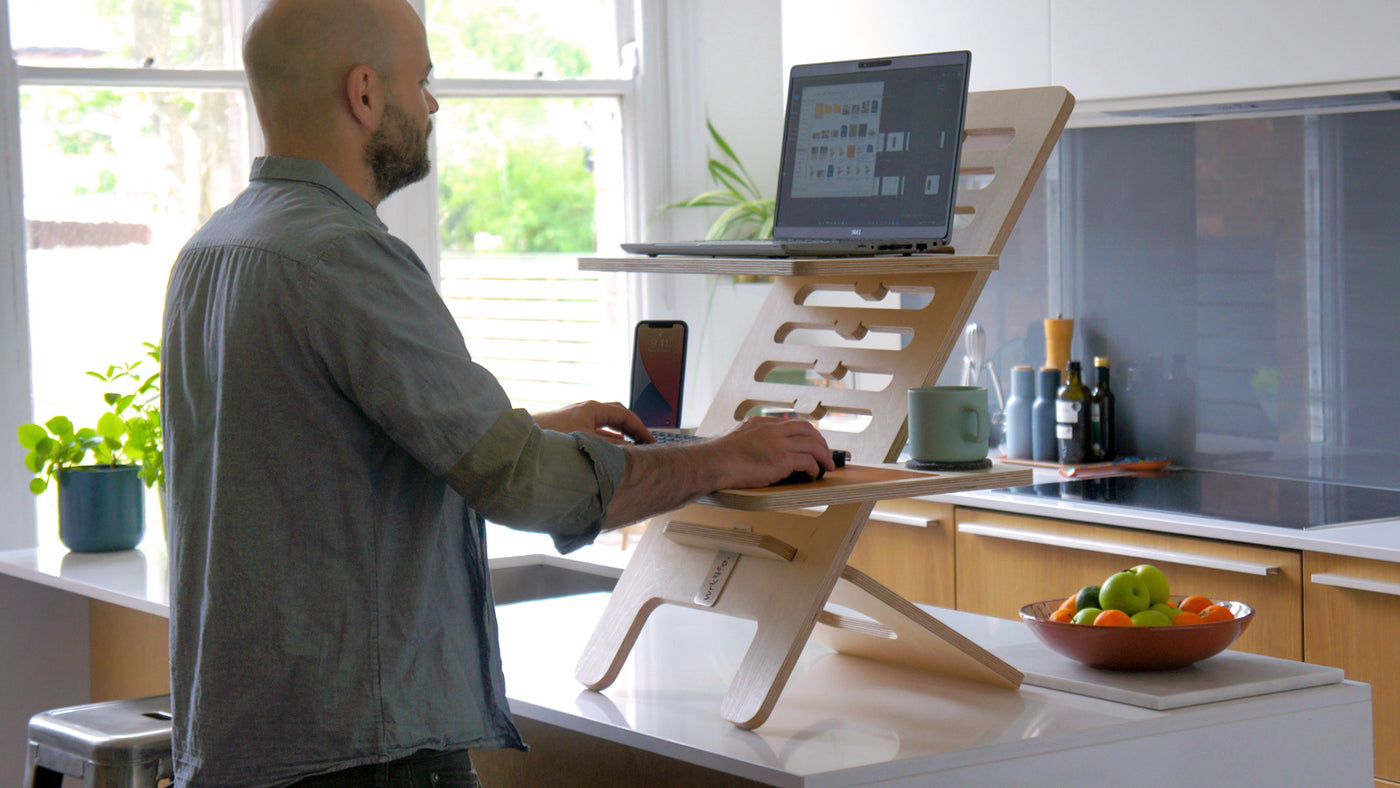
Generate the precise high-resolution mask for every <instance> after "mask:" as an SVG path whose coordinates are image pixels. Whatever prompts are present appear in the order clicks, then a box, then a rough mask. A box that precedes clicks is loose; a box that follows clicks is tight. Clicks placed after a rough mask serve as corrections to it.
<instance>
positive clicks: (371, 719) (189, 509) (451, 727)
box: [162, 158, 624, 786]
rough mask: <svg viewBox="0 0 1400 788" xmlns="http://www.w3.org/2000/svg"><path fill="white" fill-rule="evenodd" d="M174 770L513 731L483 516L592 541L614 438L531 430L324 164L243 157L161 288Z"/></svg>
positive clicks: (432, 744) (369, 215)
mask: <svg viewBox="0 0 1400 788" xmlns="http://www.w3.org/2000/svg"><path fill="white" fill-rule="evenodd" d="M162 345H163V346H162V353H163V356H162V388H163V391H162V406H163V408H164V411H163V413H164V427H165V440H166V468H167V480H168V495H169V511H168V517H169V521H168V527H169V532H170V535H169V539H170V562H171V586H172V589H173V590H172V600H171V627H170V633H171V669H172V678H171V683H172V703H173V704H174V711H175V730H174V746H175V756H176V767H177V779H178V780H179V781H180V784H182V785H189V786H197V785H219V786H274V785H282V784H285V783H287V782H290V781H292V780H294V779H297V778H299V777H303V776H307V775H310V774H316V773H321V772H326V771H332V770H336V769H341V768H345V767H349V766H353V765H357V764H363V763H373V762H379V761H384V760H391V759H394V758H398V757H402V756H405V755H408V754H410V753H412V752H414V751H415V750H418V749H422V748H434V749H445V750H451V749H461V748H481V747H520V746H522V744H521V741H520V736H519V734H518V733H517V732H516V730H515V727H514V726H513V725H512V723H511V719H510V714H509V711H508V709H507V706H506V700H505V688H504V685H503V678H502V673H501V665H500V655H499V651H498V648H497V643H496V637H497V634H496V621H495V615H494V608H493V604H492V600H491V592H490V582H489V578H488V573H487V565H486V546H485V532H484V530H483V524H482V519H481V518H482V516H485V517H490V518H491V519H492V520H495V521H497V522H502V523H505V524H509V525H515V526H518V527H523V528H528V529H532V530H540V531H546V532H548V533H550V534H552V535H553V536H554V538H555V543H556V546H557V547H558V548H559V549H560V550H562V551H567V550H570V549H573V548H575V547H578V546H581V545H583V544H586V543H588V542H590V541H592V539H593V537H594V536H595V535H596V534H597V533H598V531H599V529H600V528H601V526H602V522H603V518H604V514H605V512H606V509H607V506H608V503H609V501H610V499H611V497H612V494H613V492H614V490H615V488H616V486H617V483H618V482H619V481H620V479H621V477H622V472H623V470H624V458H623V455H622V452H621V450H619V449H618V448H617V447H615V446H612V445H611V444H608V443H606V442H604V441H601V440H598V439H596V438H593V437H591V436H586V435H583V434H574V435H564V434H561V433H557V432H550V431H547V430H542V429H540V428H539V427H538V426H537V425H536V424H535V423H534V421H533V420H532V419H531V418H530V417H529V415H528V414H527V413H525V412H524V411H521V410H518V409H513V408H511V405H510V401H509V399H508V398H507V396H506V395H505V393H504V392H503V391H502V390H501V387H500V385H499V384H498V382H497V381H496V379H495V378H494V377H493V376H492V375H491V374H490V373H489V372H487V371H486V370H485V369H483V368H481V367H479V366H477V365H476V364H475V363H473V362H472V360H471V357H470V356H469V354H468V353H467V349H466V347H465V346H464V344H463V341H462V337H461V334H460V332H459V331H458V329H457V327H456V324H455V322H454V321H453V318H452V316H451V315H450V314H449V313H448V311H447V309H446V306H445V305H444V304H443V302H442V300H441V298H440V297H439V296H438V294H437V292H436V290H435V289H434V286H433V282H432V279H431V277H430V276H429V275H428V273H427V271H426V269H425V268H424V267H423V264H422V263H421V262H420V261H419V260H418V258H417V257H416V256H415V255H414V254H413V252H412V251H411V250H410V249H409V248H408V246H407V245H406V244H404V243H403V242H402V241H400V240H398V239H397V238H395V237H393V236H392V235H390V234H389V232H388V231H387V228H386V227H385V226H384V225H383V223H382V222H380V221H379V219H378V217H377V215H376V214H375V212H374V209H373V207H372V206H370V204H369V203H368V202H366V201H365V200H364V199H362V198H361V197H359V196H358V195H357V194H355V193H354V192H353V191H352V190H351V189H350V188H349V187H347V186H346V185H345V184H344V183H343V182H342V181H341V180H339V179H338V178H337V177H336V176H335V175H334V174H333V173H331V171H330V170H329V169H328V168H326V167H325V166H323V165H321V164H318V163H314V162H308V161H302V160H296V159H284V158H264V159H259V160H258V161H256V162H255V163H254V165H253V172H252V182H251V183H250V185H249V187H248V189H247V190H246V191H244V192H243V193H242V194H241V195H240V196H239V197H238V198H237V199H235V200H234V202H233V203H231V204H230V205H229V206H228V207H226V208H224V209H223V210H221V211H220V212H218V213H217V214H215V215H214V217H213V218H211V219H210V220H209V222H208V223H207V224H206V225H205V226H204V227H203V228H202V229H201V230H200V231H199V232H198V233H197V234H196V235H195V236H194V238H192V239H191V240H190V242H189V243H188V245H187V246H186V247H185V248H184V250H183V251H182V252H181V253H180V256H179V258H178V260H177V261H176V264H175V267H174V269H173V271H172V273H171V277H170V283H169V287H168V290H167V293H166V304H165V323H164V331H163V336H162Z"/></svg>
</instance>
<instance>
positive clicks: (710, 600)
mask: <svg viewBox="0 0 1400 788" xmlns="http://www.w3.org/2000/svg"><path fill="white" fill-rule="evenodd" d="M737 563H739V554H738V553H735V552H730V551H729V550H720V551H719V552H718V553H715V560H714V563H712V564H710V571H708V572H706V573H705V579H704V580H703V581H701V582H700V591H699V592H698V593H696V594H695V604H697V605H704V606H705V607H714V606H715V603H716V602H718V601H719V595H720V592H722V591H724V586H725V584H726V583H728V582H729V575H730V573H731V572H733V571H734V565H735V564H737Z"/></svg>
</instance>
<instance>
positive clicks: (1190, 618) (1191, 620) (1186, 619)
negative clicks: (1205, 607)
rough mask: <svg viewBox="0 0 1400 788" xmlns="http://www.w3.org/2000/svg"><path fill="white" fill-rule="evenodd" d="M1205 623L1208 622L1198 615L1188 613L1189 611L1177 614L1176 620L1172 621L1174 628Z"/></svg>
mask: <svg viewBox="0 0 1400 788" xmlns="http://www.w3.org/2000/svg"><path fill="white" fill-rule="evenodd" d="M1204 623H1206V622H1205V621H1204V620H1203V619H1202V618H1201V617H1200V616H1198V615H1196V614H1195V613H1190V612H1187V611H1185V610H1183V611H1181V612H1180V613H1177V614H1176V618H1173V619H1172V626H1179V625H1181V624H1204Z"/></svg>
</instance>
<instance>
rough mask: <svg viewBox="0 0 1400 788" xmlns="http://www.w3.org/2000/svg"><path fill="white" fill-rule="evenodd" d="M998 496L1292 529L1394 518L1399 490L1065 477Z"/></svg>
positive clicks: (1264, 479) (1249, 479)
mask: <svg viewBox="0 0 1400 788" xmlns="http://www.w3.org/2000/svg"><path fill="white" fill-rule="evenodd" d="M1003 492H1008V493H1013V494H1016V495H1026V496H1033V497H1038V498H1056V499H1059V500H1066V501H1084V502H1093V503H1110V504H1118V505H1121V506H1130V507H1134V508H1139V509H1151V510H1156V511H1162V512H1171V513H1174V514H1189V515H1196V516H1201V517H1214V518H1219V519H1224V520H1235V521H1237V522H1245V523H1255V524H1258V525H1270V526H1275V527H1279V528H1295V529H1299V530H1304V529H1309V528H1324V527H1328V526H1336V525H1342V524H1346V523H1356V522H1363V521H1367V520H1379V519H1396V518H1400V490H1386V489H1380V488H1376V487H1359V486H1355V485H1349V484H1336V483H1330V482H1314V481H1301V480H1298V479H1279V478H1274V477H1270V476H1249V475H1245V474H1237V473H1221V472H1215V471H1191V470H1177V471H1167V472H1164V473H1161V474H1155V475H1143V476H1109V477H1103V478H1098V479H1070V480H1066V481H1059V482H1045V483H1040V484H1030V485H1026V486H1024V487H1009V488H1006V489H1005V490H1004V491H1003Z"/></svg>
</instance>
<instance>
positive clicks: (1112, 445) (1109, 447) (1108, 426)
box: [1089, 356, 1118, 462]
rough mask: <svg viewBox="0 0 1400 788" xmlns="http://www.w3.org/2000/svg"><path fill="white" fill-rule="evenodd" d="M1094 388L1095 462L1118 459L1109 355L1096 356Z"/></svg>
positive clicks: (1093, 452)
mask: <svg viewBox="0 0 1400 788" xmlns="http://www.w3.org/2000/svg"><path fill="white" fill-rule="evenodd" d="M1094 372H1095V373H1096V379H1095V381H1094V390H1093V391H1092V392H1090V393H1089V403H1090V404H1089V408H1090V415H1089V423H1090V425H1091V430H1092V432H1091V439H1090V446H1091V448H1092V451H1091V454H1092V457H1093V460H1094V462H1112V461H1113V460H1116V459H1118V436H1117V430H1116V425H1115V424H1114V419H1115V414H1114V409H1115V408H1114V404H1115V403H1114V396H1113V390H1112V389H1110V388H1109V387H1108V357H1107V356H1094Z"/></svg>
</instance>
